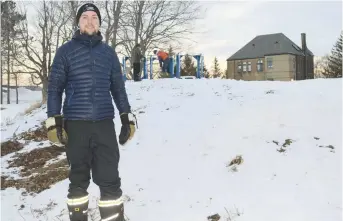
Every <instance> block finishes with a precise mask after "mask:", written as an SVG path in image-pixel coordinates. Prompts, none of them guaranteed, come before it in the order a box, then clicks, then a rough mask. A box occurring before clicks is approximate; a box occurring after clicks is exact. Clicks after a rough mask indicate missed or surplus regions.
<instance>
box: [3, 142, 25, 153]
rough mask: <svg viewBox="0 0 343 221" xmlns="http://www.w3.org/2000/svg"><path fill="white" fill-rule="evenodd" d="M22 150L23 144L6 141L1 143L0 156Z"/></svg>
mask: <svg viewBox="0 0 343 221" xmlns="http://www.w3.org/2000/svg"><path fill="white" fill-rule="evenodd" d="M23 148H24V144H22V143H20V142H18V141H16V140H15V141H12V140H8V141H6V142H3V143H1V156H5V155H7V154H10V153H14V152H17V151H19V150H21V149H23Z"/></svg>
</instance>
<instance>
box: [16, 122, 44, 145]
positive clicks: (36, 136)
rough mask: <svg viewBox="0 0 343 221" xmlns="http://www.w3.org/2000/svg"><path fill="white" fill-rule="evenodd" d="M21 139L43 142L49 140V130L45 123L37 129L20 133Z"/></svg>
mask: <svg viewBox="0 0 343 221" xmlns="http://www.w3.org/2000/svg"><path fill="white" fill-rule="evenodd" d="M18 138H19V139H24V140H32V141H36V142H41V141H45V140H48V131H47V129H46V128H45V126H44V125H43V124H41V125H40V127H38V128H36V129H29V130H28V131H26V132H23V133H21V134H19V135H18Z"/></svg>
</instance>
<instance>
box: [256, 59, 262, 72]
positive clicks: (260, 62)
mask: <svg viewBox="0 0 343 221" xmlns="http://www.w3.org/2000/svg"><path fill="white" fill-rule="evenodd" d="M257 72H263V60H262V59H259V60H258V61H257Z"/></svg>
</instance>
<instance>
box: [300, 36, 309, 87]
mask: <svg viewBox="0 0 343 221" xmlns="http://www.w3.org/2000/svg"><path fill="white" fill-rule="evenodd" d="M301 49H302V51H303V52H304V55H305V57H304V58H303V59H304V60H303V61H304V63H303V64H304V65H303V67H304V68H303V70H304V74H303V76H304V80H305V79H307V76H308V73H307V53H306V51H307V44H306V34H305V33H301Z"/></svg>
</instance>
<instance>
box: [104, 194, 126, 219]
mask: <svg viewBox="0 0 343 221" xmlns="http://www.w3.org/2000/svg"><path fill="white" fill-rule="evenodd" d="M98 205H99V211H100V216H101V220H106V221H125V219H124V201H123V199H122V198H119V199H116V200H100V201H99V204H98Z"/></svg>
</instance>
